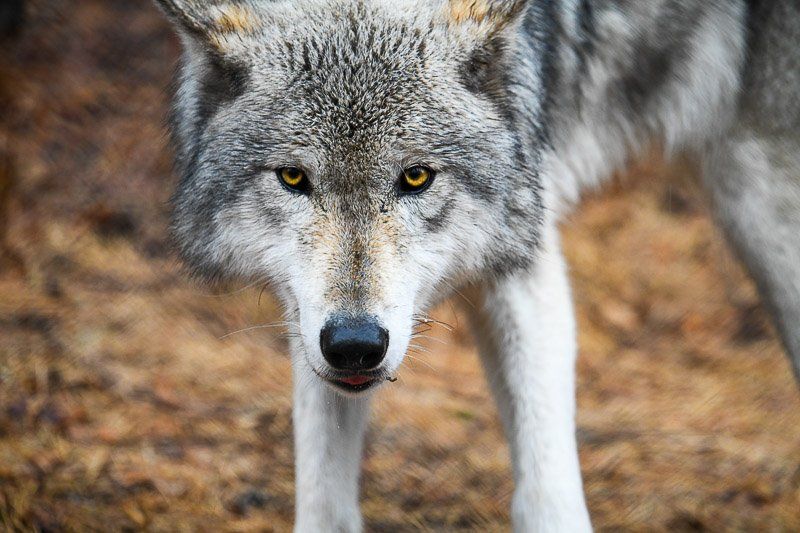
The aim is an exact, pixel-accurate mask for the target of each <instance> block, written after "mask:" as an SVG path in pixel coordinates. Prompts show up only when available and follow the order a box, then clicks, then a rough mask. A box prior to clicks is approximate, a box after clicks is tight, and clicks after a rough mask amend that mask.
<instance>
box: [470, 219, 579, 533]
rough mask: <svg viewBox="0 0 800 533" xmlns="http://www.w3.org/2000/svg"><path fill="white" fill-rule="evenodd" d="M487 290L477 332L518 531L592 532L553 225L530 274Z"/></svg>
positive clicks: (570, 320)
mask: <svg viewBox="0 0 800 533" xmlns="http://www.w3.org/2000/svg"><path fill="white" fill-rule="evenodd" d="M481 293H482V301H481V302H480V305H479V306H478V309H477V311H476V313H475V314H476V323H477V326H478V327H477V329H478V331H477V335H478V342H479V345H480V348H481V358H482V362H483V365H484V370H485V372H486V376H487V379H488V381H489V384H490V385H491V388H492V391H493V393H494V395H495V399H496V400H497V404H498V409H499V411H500V415H501V417H502V419H503V423H504V426H505V431H506V435H507V438H508V442H509V447H510V451H511V458H512V461H513V471H514V482H515V484H516V488H515V491H514V497H513V501H512V508H511V518H512V522H513V525H514V530H515V531H517V532H520V533H521V532H544V531H547V532H550V531H553V532H556V531H557V532H561V531H564V532H570V533H574V532H580V531H591V524H590V521H589V514H588V512H587V509H586V503H585V500H584V495H583V486H582V482H581V472H580V465H579V463H578V450H577V443H576V437H575V355H576V340H575V323H574V317H573V310H572V303H571V297H570V290H569V283H568V280H567V274H566V268H565V265H564V260H563V257H562V256H561V251H560V247H559V242H558V237H557V234H556V233H555V231H553V232H552V233H551V236H550V237H549V238H548V242H547V244H546V247H545V249H544V250H543V254H542V256H541V257H540V259H539V261H538V264H537V266H536V268H535V269H534V270H533V271H532V272H529V273H525V274H520V275H516V276H513V277H510V278H507V279H505V280H503V281H499V282H493V283H491V284H489V283H487V284H486V285H485V286H484V287H482V291H481Z"/></svg>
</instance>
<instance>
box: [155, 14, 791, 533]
mask: <svg viewBox="0 0 800 533" xmlns="http://www.w3.org/2000/svg"><path fill="white" fill-rule="evenodd" d="M158 3H159V4H160V5H161V6H162V7H163V9H164V11H165V12H166V13H167V15H168V16H169V17H170V18H171V19H172V20H173V21H174V22H175V23H176V24H177V26H178V28H179V29H180V33H181V36H182V38H183V41H184V44H185V52H186V53H185V55H184V60H183V66H182V69H181V74H180V84H179V89H178V91H177V96H176V99H175V108H174V117H173V133H174V135H173V137H174V144H175V147H176V155H177V163H178V165H177V167H178V171H179V172H180V174H181V181H180V185H179V187H178V190H177V192H176V193H175V196H174V205H175V209H174V234H175V237H176V241H177V243H178V245H179V248H180V250H181V252H182V255H183V257H184V258H185V260H186V263H187V264H188V265H189V266H190V267H191V268H192V269H193V270H194V271H195V272H196V273H197V274H199V275H201V276H203V277H206V278H210V279H219V278H227V277H240V278H251V279H265V280H268V281H270V282H271V284H272V287H273V289H274V290H275V292H276V294H277V295H278V296H279V297H280V298H281V299H282V300H283V302H284V303H285V305H286V308H287V314H289V315H290V316H291V317H293V319H296V320H297V321H298V322H300V324H301V330H302V331H301V337H302V340H299V341H297V342H296V343H295V344H296V346H295V348H296V350H295V352H296V357H299V358H300V362H299V363H298V365H300V366H296V367H295V370H296V372H298V375H301V370H302V368H303V365H307V366H308V367H310V368H311V369H312V370H313V371H314V373H316V374H317V375H319V376H322V377H323V378H325V377H327V376H328V371H327V370H325V369H324V368H321V367H320V366H319V364H320V357H319V356H318V354H317V352H318V351H319V348H318V346H317V345H318V331H319V326H320V324H321V323H322V321H323V320H324V318H325V317H326V316H333V315H334V314H337V313H345V314H351V315H353V314H363V313H367V314H371V315H374V316H377V317H379V318H380V320H382V321H383V322H384V323H386V324H387V328H388V329H389V330H390V331H391V339H392V340H390V346H389V355H387V361H389V363H387V364H386V365H385V366H386V367H387V369H385V371H386V372H389V371H392V370H393V369H394V368H396V367H397V366H398V365H399V362H400V360H401V359H402V356H403V353H404V352H405V350H406V348H407V341H408V338H409V335H410V331H411V327H412V314H413V313H419V312H424V310H425V309H426V308H427V307H428V306H430V305H431V304H432V303H434V302H435V301H436V300H437V299H440V298H442V297H443V296H445V295H447V294H448V293H449V292H450V290H451V289H452V288H453V287H458V286H464V285H470V284H477V285H481V286H483V287H493V286H494V287H500V286H505V287H516V286H519V287H523V288H524V290H523V292H525V291H528V292H530V294H532V295H534V297H533V298H532V300H531V301H536V302H537V304H536V305H537V308H542V309H546V308H548V306H549V305H550V304H551V303H552V302H550V301H549V300H548V298H549V297H548V296H547V294H549V293H547V292H546V291H540V290H539V289H536V288H535V287H531V286H529V285H526V284H522V283H516V282H515V281H514V280H515V279H516V278H515V276H519V275H520V273H530V274H531V275H536V272H537V269H541V270H546V269H544V268H543V265H542V263H540V262H539V261H538V259H539V258H540V257H541V256H543V255H544V256H546V254H554V253H558V250H557V248H558V247H557V238H555V237H552V236H551V237H549V238H548V239H549V241H548V239H546V238H545V236H547V235H551V234H552V233H553V231H552V228H553V227H554V225H555V224H556V223H557V222H558V220H559V216H560V215H563V214H564V213H565V212H567V211H568V209H569V208H570V207H571V205H573V204H574V203H575V202H577V201H578V200H579V198H580V195H581V192H582V191H583V190H585V189H587V188H592V187H595V186H598V185H600V184H602V183H603V182H604V181H605V180H606V179H607V177H608V176H610V175H611V174H612V172H613V171H614V170H617V169H619V168H620V167H623V166H624V165H625V164H626V163H627V162H628V161H629V160H630V159H631V158H635V157H637V156H638V155H639V154H641V153H642V152H643V151H644V150H645V149H648V148H650V147H652V146H653V145H661V146H663V148H664V149H665V151H666V152H667V153H668V154H672V153H675V152H678V151H682V152H689V153H692V154H694V155H696V156H698V157H699V159H700V160H701V161H702V166H703V170H704V181H705V184H706V186H707V188H708V190H709V192H710V195H711V198H712V201H713V203H714V206H715V209H716V214H717V218H718V220H719V221H720V223H721V224H722V226H723V227H724V228H725V230H726V232H727V233H728V234H729V235H730V237H731V240H732V242H733V243H734V244H735V245H736V247H737V249H738V250H739V252H740V253H741V255H742V258H743V259H744V262H745V263H746V264H747V266H748V267H749V269H750V271H751V272H752V273H753V275H754V277H755V279H756V281H757V283H758V285H759V287H760V288H761V290H762V294H763V296H764V298H765V300H766V301H767V304H768V305H769V306H770V307H771V309H772V310H773V311H774V313H775V315H776V318H777V323H778V327H779V330H780V332H781V335H782V338H783V340H784V344H785V346H786V348H787V351H788V352H789V355H790V357H791V358H792V361H793V363H794V366H795V370H796V372H797V373H798V377H799V378H800V156H798V154H800V138H798V128H799V127H800V105H798V103H797V102H800V46H798V43H800V4H798V3H797V2H796V1H794V0H772V1H766V0H763V1H758V0H727V1H723V0H711V1H702V0H652V1H647V2H642V1H636V0H541V1H536V2H533V1H530V2H527V1H525V0H432V1H423V0H393V1H389V0H361V1H346V0H297V1H293V2H292V1H288V0H280V1H266V0H264V1H258V0H249V1H238V2H223V1H220V0H218V1H215V2H199V1H191V0H158ZM415 164H424V165H427V166H430V167H431V168H433V169H434V170H436V171H437V176H436V179H435V181H434V182H433V185H432V186H431V187H430V188H429V189H428V190H427V191H425V192H424V193H421V194H418V195H413V196H403V195H400V194H399V193H398V190H397V182H398V179H399V176H400V175H401V173H402V170H403V168H404V167H408V166H410V165H415ZM281 166H298V167H302V168H304V169H305V170H306V172H307V174H308V177H309V180H310V183H311V191H310V194H308V195H301V194H296V193H293V192H290V191H288V190H287V189H286V188H284V187H282V186H281V184H280V183H279V181H278V179H277V177H276V176H275V173H274V169H276V168H278V167H281ZM547 242H550V244H549V245H548V244H547ZM554 243H555V244H554ZM551 258H552V256H551ZM556 262H557V261H556ZM545 278H546V276H545V275H544V274H543V275H542V279H545ZM553 279H556V280H561V278H560V277H559V275H554V278H553ZM561 284H562V283H561V281H558V284H557V285H559V287H557V290H556V289H554V291H555V292H557V293H558V294H566V293H567V292H568V291H567V290H566V289H565V287H562V286H561ZM489 290H491V289H489ZM505 290H510V289H505ZM512 292H513V291H512ZM487 301H492V302H495V307H494V312H495V313H496V314H497V316H502V315H503V313H506V312H507V310H504V308H503V306H509V307H515V306H516V307H518V308H519V309H522V310H524V309H526V307H525V306H524V305H523V304H522V303H520V302H519V301H517V300H516V299H515V298H514V295H513V294H510V295H509V294H505V295H501V296H498V298H495V299H492V298H491V297H489V298H487ZM556 307H557V306H556ZM557 309H558V316H559V317H563V316H566V315H568V314H569V313H568V312H567V313H566V314H564V313H565V309H566V310H568V308H567V307H557ZM520 316H521V315H520ZM489 322H491V320H489ZM501 322H502V321H501ZM508 322H510V321H508ZM555 322H557V323H558V324H560V326H559V327H563V329H564V331H570V326H569V320H568V319H566V318H565V319H563V320H561V321H560V322H559V321H558V320H556V321H555ZM497 327H502V324H500V325H498V326H497ZM508 327H509V331H504V332H501V333H502V335H501V334H498V333H495V334H494V335H495V336H496V339H495V340H496V341H497V342H496V344H497V345H498V346H499V347H500V349H502V348H503V347H504V346H509V345H515V344H514V343H515V342H518V341H520V339H523V338H527V337H526V335H527V332H521V330H519V329H516V330H513V329H512V328H511V326H508ZM522 333H525V335H523V334H522ZM315 336H316V337H315ZM397 339H400V340H397ZM537 342H541V345H542V346H544V347H547V346H549V345H550V344H551V343H549V342H545V341H543V340H542V339H540V338H538V337H537ZM568 344H569V343H567V344H566V345H564V346H566V347H563V346H562V347H561V348H558V349H557V350H555V351H554V353H556V352H559V353H560V350H563V351H565V352H569V349H570V348H569V345H568ZM537 346H538V344H537ZM297 354H300V355H297ZM513 356H514V354H510V355H509V357H513ZM519 359H520V361H519V364H520V365H525V364H529V362H526V360H524V358H519ZM392 365H393V367H392ZM565 366H569V365H565ZM389 367H392V368H389ZM506 370H508V369H506ZM527 370H530V368H528V369H527ZM550 370H552V368H550ZM506 378H507V379H508V380H509V382H513V381H514V378H515V373H514V372H513V371H509V372H508V374H507V376H506ZM567 382H570V381H569V380H567ZM545 388H547V387H545ZM555 388H556V389H557V387H555ZM501 389H502V387H501ZM501 393H502V394H501V395H500V396H503V395H505V396H507V398H506V399H507V400H508V401H509V402H512V403H513V402H514V401H515V398H516V397H515V396H514V395H513V394H510V393H509V392H508V391H502V390H501ZM314 394H316V396H315V398H316V400H315V401H323V402H327V401H329V400H321V398H327V396H325V394H327V393H325V392H320V391H317V392H315V393H314ZM296 395H297V396H298V401H301V402H302V404H303V405H302V406H301V407H300V408H299V409H300V410H299V411H296V417H297V416H300V415H299V414H298V413H300V412H303V413H306V414H305V415H303V416H304V417H306V418H314V419H315V420H317V419H319V416H318V415H317V414H315V413H316V411H315V407H314V406H315V405H317V404H315V403H313V402H312V401H311V400H309V399H308V398H309V397H307V396H304V395H303V393H300V392H297V393H296ZM521 397H522V396H520V398H521ZM526 401H527V400H526ZM523 404H524V405H523V406H522V407H519V409H523V408H527V404H525V402H523ZM523 410H524V409H523ZM362 411H363V409H362ZM359 412H361V411H359ZM565 412H566V413H567V415H566V416H569V414H568V413H569V408H568V407H567V408H566V411H565ZM524 414H526V413H525V412H522V411H514V410H512V412H511V415H509V419H514V420H516V418H514V417H516V416H518V415H519V416H520V420H521V421H522V422H520V424H523V423H525V424H527V423H528V422H527V420H528V418H525V417H524V416H522V415H524ZM341 416H345V415H344V414H341ZM348 416H349V415H348ZM537 416H538V415H537ZM534 418H535V417H534ZM296 420H299V419H296ZM318 423H319V425H320V426H323V425H325V424H327V426H330V425H331V423H330V422H325V421H324V420H323V421H319V420H318ZM515 423H516V422H515ZM359 424H361V425H359ZM327 426H326V427H327ZM356 426H358V427H362V426H363V420H361V419H359V422H358V424H356V423H355V422H353V427H356ZM336 427H339V426H338V425H337V426H336ZM566 427H567V429H568V428H569V426H566ZM512 429H513V428H512ZM522 429H525V430H527V429H529V428H528V427H527V426H525V427H523V428H522ZM312 430H313V428H311V429H309V428H301V429H299V430H298V431H299V433H298V435H306V436H307V435H308V431H312ZM562 430H563V428H562ZM330 431H332V432H334V433H330V435H328V436H330V437H331V439H333V440H332V441H331V442H333V441H334V440H336V438H339V439H342V440H341V442H349V441H347V439H345V436H343V435H339V434H336V433H335V429H331V430H330ZM512 433H513V431H512ZM519 434H520V435H527V433H525V431H522V430H520V433H519ZM337 435H338V436H337ZM562 436H563V435H562ZM334 437H335V438H334ZM326 438H327V437H326ZM526 438H527V437H526ZM326 442H327V441H326ZM336 442H339V441H336ZM559 442H561V441H559ZM353 445H354V446H360V441H359V442H356V443H354V444H353ZM559 446H560V444H559ZM556 447H558V446H556ZM303 449H306V448H305V446H304V447H303ZM548 450H549V448H548V449H545V450H544V451H548ZM305 453H310V452H305ZM518 455H521V456H523V459H521V460H524V455H525V454H523V453H519V454H518ZM309 457H316V456H314V455H313V454H311V455H309ZM317 458H318V457H317ZM348 460H356V459H354V457H350V459H348ZM567 463H569V462H566V463H565V464H567ZM306 464H308V465H312V464H313V465H315V466H308V467H303V468H302V469H301V470H302V473H303V476H306V477H303V478H302V479H306V478H308V479H309V480H313V479H316V478H314V477H313V476H314V475H316V474H314V472H317V471H319V469H320V468H321V467H320V466H319V464H318V463H313V461H311V460H309V461H308V462H307V463H306ZM575 464H576V463H574V464H573V463H569V465H570V466H568V470H569V471H570V472H572V471H575V472H577V468H576V467H575ZM312 474H313V475H312ZM522 474H524V472H523V473H522ZM522 474H520V476H522ZM319 475H320V476H323V477H325V476H327V474H324V473H320V474H319ZM325 479H328V477H325ZM522 479H523V480H525V479H528V478H527V477H525V476H522ZM308 483H309V484H310V485H309V486H313V483H312V482H311V481H308ZM348 483H349V485H348V486H350V485H353V486H354V481H353V479H351V478H348ZM574 486H575V484H573V488H574ZM577 486H579V483H577ZM351 488H352V487H351ZM537 490H538V489H537ZM570 490H572V489H570ZM312 492H313V491H312ZM523 492H524V491H523ZM534 492H535V491H534ZM315 494H316V493H314V494H311V495H309V496H307V497H306V500H304V501H309V502H310V501H315V498H317V497H318V496H317V495H315ZM520 494H522V493H520ZM299 496H302V494H300V495H299ZM517 499H519V504H518V503H516V502H517ZM556 499H558V498H556ZM563 501H573V499H570V498H565V499H564V500H563ZM351 504H352V502H351ZM515 505H518V506H521V507H518V508H516V509H517V511H519V513H521V514H520V516H521V517H522V518H520V522H519V523H527V521H529V520H531V518H530V517H529V516H528V515H527V514H526V513H527V511H526V507H525V503H524V498H523V495H521V496H519V498H517V497H516V496H515ZM564 505H566V504H564ZM577 505H578V506H580V503H578V504H577ZM567 507H568V506H567ZM565 508H566V507H565ZM554 509H556V508H555V507H554ZM345 511H346V512H344V514H343V515H342V516H340V517H339V518H337V520H342V521H343V522H342V523H346V524H351V525H352V524H356V523H358V520H359V519H358V518H357V512H356V511H354V510H353V509H352V508H351V507H347V509H346V510H345ZM517 511H515V512H517ZM551 511H552V516H553V517H554V518H553V521H551V522H548V523H551V524H559V523H569V520H568V519H567V521H566V522H563V521H561V520H562V519H564V517H565V516H567V517H568V515H569V513H568V512H567V513H566V514H564V513H561V512H560V511H554V510H552V509H551ZM562 511H563V509H562ZM584 515H585V512H583V514H581V511H580V510H578V511H577V514H576V515H575V516H579V517H580V516H584ZM298 516H300V515H298ZM315 516H317V515H315ZM319 516H322V515H319ZM542 516H550V515H547V513H545V514H544V515H541V516H539V517H538V518H536V519H535V520H534V521H533V522H530V523H540V522H537V520H540V521H541V520H545V519H543V518H542ZM581 520H583V519H582V518H581V519H580V520H578V522H575V523H578V526H576V527H579V528H582V527H583V526H585V525H586V524H587V523H588V519H587V521H586V522H581ZM307 523H308V524H312V523H313V521H312V520H311V519H309V521H308V522H307ZM343 527H344V526H343ZM349 527H350V526H348V527H344V528H345V529H347V528H349ZM353 527H355V526H353ZM356 528H357V527H356ZM311 529H313V527H312V528H311Z"/></svg>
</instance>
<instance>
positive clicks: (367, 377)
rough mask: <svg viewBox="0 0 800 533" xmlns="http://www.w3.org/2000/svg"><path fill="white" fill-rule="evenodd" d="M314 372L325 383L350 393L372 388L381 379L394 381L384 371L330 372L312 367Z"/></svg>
mask: <svg viewBox="0 0 800 533" xmlns="http://www.w3.org/2000/svg"><path fill="white" fill-rule="evenodd" d="M312 370H313V371H314V373H315V374H316V375H317V376H319V377H320V379H322V380H323V381H325V382H326V383H328V384H330V385H332V386H333V387H335V388H337V389H339V390H342V391H345V392H350V393H358V392H364V391H366V390H368V389H371V388H373V387H374V386H376V385H378V384H379V383H381V382H382V381H392V382H393V381H395V379H394V378H392V377H390V376H387V375H386V374H385V373H384V372H380V371H378V372H353V373H349V374H348V373H341V372H336V373H331V372H321V371H319V370H317V369H316V368H313V367H312Z"/></svg>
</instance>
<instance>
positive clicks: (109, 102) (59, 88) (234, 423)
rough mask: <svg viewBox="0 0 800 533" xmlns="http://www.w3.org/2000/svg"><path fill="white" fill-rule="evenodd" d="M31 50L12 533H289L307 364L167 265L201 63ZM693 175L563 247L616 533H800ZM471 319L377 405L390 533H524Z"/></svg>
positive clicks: (754, 302)
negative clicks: (174, 122) (174, 113)
mask: <svg viewBox="0 0 800 533" xmlns="http://www.w3.org/2000/svg"><path fill="white" fill-rule="evenodd" d="M13 3H14V2H6V3H5V6H10V5H12V4H13ZM3 9H5V8H3ZM0 11H2V10H0ZM15 26H17V25H16V24H12V25H10V26H9V27H8V28H7V30H9V31H5V36H4V37H3V40H2V41H1V42H0V251H1V252H2V255H0V529H4V530H10V531H16V530H19V531H33V530H39V531H62V530H63V531H84V530H103V531H120V530H153V531H182V530H186V531H273V530H274V531H288V530H290V528H291V522H292V513H293V499H294V496H293V483H294V480H293V471H292V440H291V432H292V429H291V420H290V410H291V401H290V390H291V380H290V368H289V360H288V358H287V356H286V355H285V341H284V340H283V339H282V337H281V336H280V332H276V331H275V330H271V329H262V330H250V331H239V330H242V329H245V328H248V327H250V326H254V325H258V324H263V323H266V322H272V321H274V320H277V319H278V317H279V315H280V310H279V309H278V307H277V306H276V304H275V303H274V301H272V300H271V299H270V297H269V295H267V294H263V295H261V294H259V291H258V290H257V289H247V288H242V287H239V286H230V287H224V288H221V289H216V290H213V291H212V289H209V288H206V287H202V286H199V285H197V284H194V283H192V282H190V281H188V280H187V279H185V277H184V276H183V275H182V273H181V270H180V265H179V264H178V263H177V261H176V260H175V258H174V257H173V255H172V254H171V251H170V248H169V244H168V238H167V223H168V199H169V196H170V193H171V190H172V188H173V186H174V183H175V179H174V177H173V176H172V174H171V170H170V165H171V163H170V153H169V149H168V147H167V145H166V134H165V128H164V121H165V115H166V113H167V108H168V96H169V84H170V81H171V77H172V73H173V70H174V68H175V64H176V61H177V58H178V54H179V43H178V41H177V39H176V38H175V37H174V35H173V34H172V32H171V30H170V28H169V26H168V25H167V23H166V22H165V21H164V20H163V18H162V17H161V16H160V13H159V12H158V11H157V10H156V9H155V8H154V7H153V5H152V4H151V2H149V1H148V0H136V1H132V0H80V1H77V0H49V1H44V0H40V1H30V2H29V3H28V5H27V10H26V16H25V20H24V23H23V24H22V25H21V27H19V28H18V29H19V31H17V32H14V31H10V30H13V27H15ZM690 176H691V172H690V171H689V167H688V166H687V165H680V164H678V165H673V166H671V167H667V166H665V165H664V164H663V163H662V162H661V161H659V160H658V159H657V158H653V159H652V160H650V161H647V162H646V163H644V164H641V165H639V166H638V167H636V168H633V169H631V170H630V171H629V172H628V173H627V174H626V175H625V176H619V178H618V179H617V180H616V185H614V186H612V187H610V188H609V189H607V190H605V191H603V192H602V194H597V195H595V196H594V197H591V198H588V199H587V200H586V201H585V202H584V204H583V205H582V207H581V209H580V210H579V211H578V213H577V214H576V215H574V216H573V217H572V218H571V220H569V221H568V222H569V223H568V224H566V225H565V232H566V233H565V241H566V243H565V246H566V250H567V254H568V256H569V260H570V263H571V266H572V270H571V277H572V282H573V286H574V293H575V298H576V302H577V313H578V319H579V324H580V359H579V363H578V383H579V386H578V404H579V414H578V439H579V442H580V447H581V463H582V468H583V474H584V479H585V484H586V493H587V498H588V503H589V507H590V511H591V514H592V518H593V521H594V524H595V526H596V528H597V529H598V530H600V531H619V530H633V531H652V530H671V531H689V530H691V531H701V530H713V531H720V530H741V531H743V530H751V531H755V530H770V531H798V530H800V394H799V393H798V388H797V386H796V385H795V383H794V381H793V379H792V375H791V371H790V368H789V364H788V362H787V360H786V359H785V357H784V354H783V353H782V350H781V347H780V345H779V343H778V341H777V339H776V336H775V333H774V331H773V328H772V326H771V325H770V323H769V319H768V317H767V315H766V313H765V311H764V310H763V309H762V307H761V304H760V302H759V298H758V296H757V294H756V292H755V290H754V287H753V284H752V283H751V282H750V281H749V280H748V278H747V277H746V276H745V275H744V273H743V271H742V269H741V267H740V266H739V264H738V263H737V261H736V260H735V258H734V256H733V255H732V254H731V252H730V251H729V249H728V248H727V246H726V245H725V243H724V242H723V241H722V238H721V236H720V234H719V232H718V231H717V230H716V229H715V228H714V226H713V225H712V223H711V221H710V219H709V216H708V213H707V211H706V209H705V207H704V202H703V199H702V193H701V192H700V191H699V189H698V188H697V187H696V185H694V183H693V180H692V179H691V177H690ZM465 305H468V304H467V303H465V302H464V301H463V300H461V299H456V300H453V301H452V302H448V303H446V304H445V305H443V306H441V307H440V308H439V309H437V310H435V311H434V312H433V313H432V314H433V316H434V317H436V318H438V319H439V320H442V321H444V322H446V323H448V324H451V325H452V326H453V331H452V332H449V331H447V330H446V329H444V328H438V329H437V330H434V331H432V332H431V334H435V335H436V336H437V337H438V342H437V341H433V342H430V343H429V345H428V348H429V349H430V353H426V354H416V355H415V358H414V359H408V360H407V362H406V364H405V365H404V367H403V370H402V372H401V373H400V375H399V380H398V382H397V383H394V384H392V385H390V386H388V387H386V388H385V389H384V390H383V391H382V392H380V393H379V395H378V397H377V398H376V401H375V412H374V416H373V420H372V423H371V426H370V430H369V434H368V444H367V450H366V457H365V461H364V469H365V473H364V482H363V510H364V513H365V518H366V526H367V530H368V531H417V530H475V531H490V530H507V529H508V527H509V522H508V506H509V503H510V498H511V493H512V489H513V484H512V481H511V477H510V470H509V465H508V451H507V449H506V447H505V443H504V441H503V438H502V431H501V427H500V424H499V421H498V420H497V417H496V412H495V408H494V406H493V405H492V403H491V399H490V397H489V395H488V392H487V388H486V387H485V385H484V382H483V378H482V375H481V372H480V368H479V365H478V362H477V359H476V355H475V352H474V349H473V346H472V342H471V339H470V334H469V330H468V328H467V327H466V321H465V319H464V315H463V307H464V306H465Z"/></svg>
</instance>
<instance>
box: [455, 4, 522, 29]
mask: <svg viewBox="0 0 800 533" xmlns="http://www.w3.org/2000/svg"><path fill="white" fill-rule="evenodd" d="M527 5H528V0H448V5H447V9H448V11H447V15H448V18H449V20H450V21H451V22H452V23H455V24H470V23H471V24H474V25H475V26H477V27H478V28H480V29H482V30H483V31H485V32H486V33H487V34H489V35H492V34H495V33H496V32H498V31H500V30H502V29H503V28H505V27H506V26H508V25H510V24H512V23H513V22H514V21H516V20H517V19H519V18H521V16H522V13H523V12H524V11H525V7H526V6H527Z"/></svg>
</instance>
